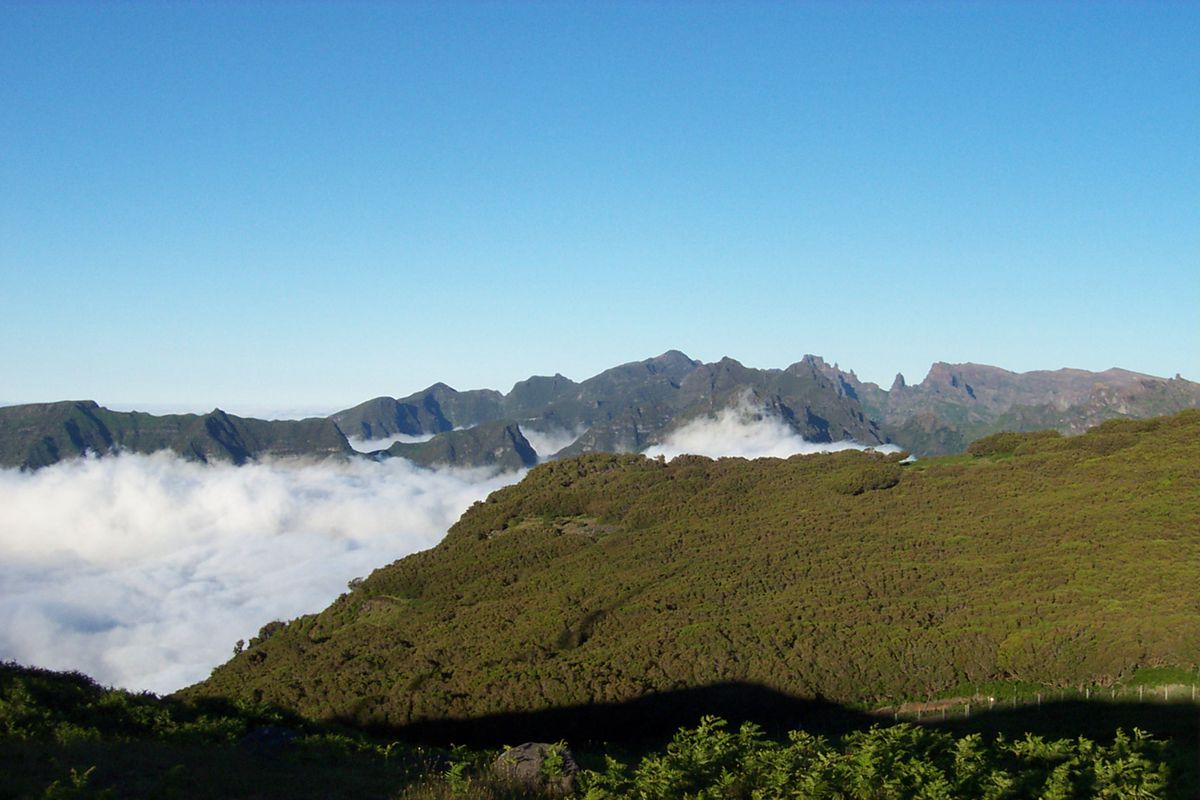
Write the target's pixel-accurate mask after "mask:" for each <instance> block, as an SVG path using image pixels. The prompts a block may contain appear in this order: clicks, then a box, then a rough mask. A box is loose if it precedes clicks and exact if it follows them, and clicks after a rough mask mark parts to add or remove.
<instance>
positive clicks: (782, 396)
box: [331, 350, 885, 457]
mask: <svg viewBox="0 0 1200 800" xmlns="http://www.w3.org/2000/svg"><path fill="white" fill-rule="evenodd" d="M823 363H824V362H822V361H821V360H820V359H817V358H815V357H813V356H806V357H805V359H804V360H802V361H800V362H798V363H796V364H793V365H792V366H790V367H788V368H787V369H784V370H777V369H775V370H758V369H751V368H748V367H744V366H742V365H741V364H740V363H738V362H737V361H735V360H733V359H731V358H724V359H722V360H721V361H719V362H717V363H715V364H703V363H701V362H699V361H694V360H692V359H690V358H688V357H687V356H686V355H684V354H683V353H681V352H679V351H677V350H670V351H668V352H666V353H663V354H662V355H660V356H657V357H655V358H649V359H646V360H644V361H634V362H630V363H628V364H621V365H619V366H616V367H613V368H611V369H608V370H605V371H604V372H601V373H600V374H599V375H596V376H594V377H591V378H588V379H587V380H585V381H583V382H582V383H576V382H574V381H572V380H570V379H569V378H565V377H563V376H562V375H555V376H553V377H544V376H535V377H532V378H529V379H528V380H525V381H522V382H520V383H518V384H516V385H515V386H513V388H512V390H511V391H510V392H509V393H508V394H507V395H501V394H499V393H497V392H494V391H491V390H472V391H469V392H456V391H455V390H454V389H451V388H450V387H448V386H446V385H445V384H440V383H439V384H435V385H433V386H431V387H429V388H428V389H426V390H424V391H423V392H418V393H416V394H413V395H409V396H408V397H404V398H398V399H392V398H386V397H384V398H376V399H374V400H369V401H367V402H366V403H363V404H361V405H358V406H355V407H353V408H349V409H346V410H345V411H339V412H338V413H336V414H334V415H333V416H332V417H331V419H332V420H333V421H334V422H336V423H337V424H338V426H339V427H340V428H341V429H342V431H343V432H345V433H346V435H347V436H355V437H359V438H364V439H372V438H382V437H385V436H389V435H394V434H408V435H419V434H435V437H434V438H435V440H436V438H437V435H439V434H444V433H445V432H448V431H451V430H452V429H454V428H459V427H471V426H474V425H479V424H481V423H483V422H498V421H506V422H510V423H513V422H515V423H516V424H518V425H519V426H520V427H521V428H523V429H525V430H529V431H538V432H563V431H568V432H574V431H579V432H580V433H579V434H578V436H577V438H576V439H575V441H574V442H572V443H571V444H569V445H568V446H567V447H565V448H564V449H562V450H560V451H559V452H557V453H541V454H539V455H541V456H543V457H548V456H553V457H562V456H570V455H575V454H577V453H583V452H592V451H605V452H634V451H640V450H643V449H645V448H646V447H649V446H651V445H653V444H657V443H659V442H661V441H662V440H663V438H664V437H665V436H666V435H667V434H669V433H670V432H671V431H672V430H674V429H675V428H678V427H679V426H681V425H683V424H686V423H687V422H689V421H691V420H693V419H696V418H697V417H701V416H704V415H706V414H712V413H714V412H716V411H719V410H721V409H723V408H727V407H729V406H731V405H737V404H739V403H748V404H749V405H751V406H752V407H754V408H756V409H760V410H762V411H764V412H766V413H769V414H772V415H775V416H778V417H779V418H780V419H781V420H782V421H784V422H785V423H786V424H787V425H789V426H791V427H792V428H793V429H794V430H795V431H796V432H797V433H798V434H800V435H801V436H803V437H804V438H806V439H808V440H809V441H813V442H834V441H840V440H842V439H854V440H856V441H859V442H861V443H864V444H882V443H884V441H885V438H884V436H883V435H882V434H881V432H880V430H879V427H878V426H877V425H876V424H874V423H873V422H872V421H871V420H870V419H868V418H867V416H866V415H865V413H864V412H863V409H862V407H861V405H860V404H859V403H858V401H857V399H856V398H854V397H853V396H850V395H847V394H846V393H845V392H842V391H839V388H838V384H837V382H836V380H835V379H833V378H831V377H830V376H829V375H827V374H826V373H825V371H824V370H823V369H822V368H821V365H823Z"/></svg>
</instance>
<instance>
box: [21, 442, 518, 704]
mask: <svg viewBox="0 0 1200 800" xmlns="http://www.w3.org/2000/svg"><path fill="white" fill-rule="evenodd" d="M519 477H520V474H519V473H509V474H505V475H494V474H489V473H486V472H482V471H461V470H442V471H431V470H424V469H420V468H417V467H414V466H412V465H411V464H410V463H409V462H407V461H404V460H402V459H390V460H388V461H386V462H384V463H374V462H363V463H334V462H325V463H320V464H301V463H263V464H251V465H247V466H243V467H232V466H208V465H203V464H195V463H191V462H185V461H182V460H180V459H178V458H176V457H174V456H173V455H171V454H167V453H158V454H155V455H151V456H141V455H129V454H125V455H121V456H117V457H110V458H102V459H97V458H87V459H76V460H73V461H67V462H63V463H60V464H57V465H55V466H52V467H48V468H45V469H42V470H38V471H37V472H33V473H21V472H17V471H14V470H3V471H0V587H2V588H0V618H2V619H4V620H6V623H5V625H4V626H3V627H2V628H0V659H7V660H15V661H19V662H22V663H26V664H34V665H38V666H44V667H50V668H54V669H75V670H80V671H82V672H85V673H87V674H89V675H91V676H92V677H94V678H96V679H97V680H99V681H100V682H102V683H106V684H113V685H116V686H122V687H126V688H130V689H136V690H144V689H148V690H151V691H155V692H168V691H173V690H175V689H178V688H181V687H183V686H185V685H188V684H190V683H193V682H195V681H197V680H200V679H202V678H204V677H206V676H207V675H208V673H209V670H210V669H211V668H212V667H214V666H215V665H217V664H219V663H222V662H223V661H225V660H226V659H227V658H228V657H229V655H230V653H231V651H232V647H233V644H234V642H235V641H237V640H238V639H249V638H250V637H251V636H252V635H254V634H255V633H256V632H257V630H258V628H259V627H260V626H261V625H263V624H264V623H266V622H268V621H270V620H272V619H289V618H292V617H295V616H298V615H300V614H304V613H311V612H315V611H319V610H320V609H322V608H323V607H325V606H326V605H327V604H328V603H329V602H330V601H332V600H333V598H335V597H336V596H337V595H338V594H339V593H341V592H342V591H344V590H345V586H346V582H347V581H348V580H350V579H351V578H354V577H357V576H362V575H366V574H368V573H369V572H370V571H371V570H372V569H374V568H376V567H379V566H382V565H384V564H388V563H390V562H391V561H393V560H395V559H397V558H400V557H403V556H405V555H407V554H409V553H412V552H414V551H417V550H421V549H425V548H428V547H430V546H432V545H434V544H436V543H437V542H438V541H439V540H440V539H441V538H442V536H443V535H444V534H445V532H446V529H447V528H448V527H449V526H450V525H451V524H452V523H453V522H454V521H455V520H456V519H457V518H458V517H459V516H460V515H461V514H462V512H463V511H464V510H465V509H466V508H467V507H468V506H470V504H471V503H473V502H474V501H476V500H479V499H482V498H484V497H486V496H487V494H488V493H490V492H491V491H493V490H494V489H497V488H499V487H501V486H503V485H506V484H508V483H512V482H514V481H516V480H517V479H519Z"/></svg>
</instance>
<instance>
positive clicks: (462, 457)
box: [377, 422, 538, 470]
mask: <svg viewBox="0 0 1200 800" xmlns="http://www.w3.org/2000/svg"><path fill="white" fill-rule="evenodd" d="M383 454H386V455H388V456H394V457H399V458H407V459H408V460H409V461H412V462H414V463H416V464H420V465H421V466H423V467H431V466H451V467H496V468H498V469H501V470H515V469H521V468H522V467H532V466H533V465H534V464H536V463H537V461H538V457H537V453H536V452H534V450H533V447H532V446H531V445H530V444H529V440H528V439H526V438H525V436H524V434H522V433H521V429H520V427H518V426H517V425H514V424H512V423H506V422H485V423H483V424H481V425H476V426H475V427H473V428H466V429H463V430H455V431H448V432H447V433H443V434H442V435H441V436H435V437H433V438H432V439H430V440H429V441H427V442H418V443H416V444H406V443H403V442H396V443H395V444H393V445H392V446H391V447H389V448H387V450H385V451H383V452H382V453H379V454H377V455H383Z"/></svg>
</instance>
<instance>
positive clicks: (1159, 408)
mask: <svg viewBox="0 0 1200 800" xmlns="http://www.w3.org/2000/svg"><path fill="white" fill-rule="evenodd" d="M828 372H829V373H830V374H832V375H833V377H835V378H836V379H837V380H839V381H841V382H842V384H843V385H844V386H845V387H846V388H847V391H850V392H852V393H853V394H855V395H856V396H857V397H858V399H859V400H860V402H861V403H862V405H863V407H864V409H866V412H867V413H868V414H869V415H870V417H871V418H872V419H875V420H877V421H878V422H879V424H880V427H881V428H882V430H883V431H884V432H885V433H886V435H887V437H888V439H889V440H890V441H892V442H894V443H896V444H898V445H900V446H901V447H904V448H905V449H908V450H910V451H911V452H913V453H916V454H918V455H922V456H928V455H938V454H944V453H957V452H962V451H963V450H964V449H966V447H967V445H968V444H970V443H971V442H972V441H974V440H975V439H978V438H979V437H981V436H986V435H988V434H991V433H996V432H998V431H1035V430H1042V429H1047V428H1048V429H1053V430H1057V431H1059V432H1060V433H1065V434H1078V433H1083V432H1084V431H1086V430H1087V429H1088V428H1090V427H1092V426H1094V425H1097V424H1099V423H1101V422H1103V421H1104V420H1107V419H1113V418H1125V419H1145V418H1147V417H1153V416H1157V415H1160V414H1170V413H1174V412H1176V411H1180V410H1182V409H1185V408H1196V407H1198V406H1200V384H1197V383H1193V382H1191V381H1186V380H1183V379H1182V378H1180V377H1179V376H1175V377H1174V378H1171V379H1164V378H1156V377H1154V376H1152V375H1142V374H1140V373H1136V372H1129V371H1127V370H1123V369H1109V370H1106V371H1104V372H1087V371H1085V370H1079V369H1060V370H1055V371H1044V370H1043V371H1035V372H1024V373H1016V372H1009V371H1008V370H1004V369H1000V368H998V367H989V366H985V365H982V364H946V363H944V362H938V363H936V364H934V365H933V366H932V367H931V368H930V370H929V374H928V375H926V377H925V380H923V381H921V383H919V384H917V385H915V386H909V385H908V384H907V383H906V382H905V381H904V376H903V375H897V376H896V380H895V381H894V382H893V383H892V387H891V389H890V390H889V391H883V390H882V389H881V388H880V387H879V386H877V385H876V384H873V383H862V382H860V381H859V380H858V379H857V377H855V375H854V373H852V372H851V373H844V372H841V371H840V370H836V369H833V368H828Z"/></svg>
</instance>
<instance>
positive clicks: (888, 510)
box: [184, 411, 1200, 729]
mask: <svg viewBox="0 0 1200 800" xmlns="http://www.w3.org/2000/svg"><path fill="white" fill-rule="evenodd" d="M1197 585H1200V412H1195V411H1192V412H1184V413H1181V414H1179V415H1176V416H1173V417H1167V418H1159V419H1154V420H1145V421H1136V422H1131V421H1121V422H1118V421H1113V422H1109V423H1105V424H1104V425H1102V426H1100V427H1099V428H1097V429H1095V430H1094V431H1092V432H1090V433H1088V434H1085V435H1082V436H1078V437H1061V436H1046V435H1036V434H1035V435H1019V436H1015V437H1014V436H1007V437H1006V436H1001V437H998V438H994V439H993V440H990V441H985V442H983V443H981V444H980V446H979V447H977V448H976V449H975V451H974V453H973V454H972V455H965V456H959V457H950V458H946V459H934V460H930V461H922V462H917V463H914V464H901V463H900V460H899V458H898V457H895V456H883V455H877V454H871V453H858V452H843V453H838V454H833V455H824V456H808V457H793V458H790V459H783V460H781V459H762V460H758V461H745V460H741V459H719V460H711V459H707V458H700V457H681V458H677V459H675V460H673V461H671V462H669V463H663V462H661V461H657V460H652V459H647V458H643V457H640V456H631V455H609V454H594V455H589V456H583V457H579V458H574V459H568V460H563V461H558V462H553V463H549V464H546V465H543V466H540V467H538V468H536V469H534V470H533V471H532V472H531V473H530V474H529V476H528V477H527V478H526V479H525V480H524V481H523V482H522V483H520V484H519V485H517V486H513V487H509V488H506V489H503V490H501V491H499V492H496V493H495V494H494V495H492V497H490V498H489V499H488V501H487V502H486V503H480V504H477V505H476V506H475V507H473V508H472V509H471V510H469V511H468V512H467V513H466V514H465V515H464V517H463V518H462V520H461V521H460V522H459V523H458V524H457V525H455V526H454V528H452V529H451V531H450V533H449V535H448V536H447V537H446V539H445V540H444V541H443V542H442V543H441V544H440V545H439V546H438V547H436V548H434V549H432V550H429V551H426V552H423V553H418V554H415V555H413V556H410V557H408V558H405V559H402V560H400V561H398V562H396V563H394V564H392V565H390V566H388V567H385V568H383V569H380V570H378V571H376V572H375V573H374V574H373V575H371V576H370V577H369V578H367V579H366V580H365V581H363V582H362V584H361V585H359V586H357V587H356V588H355V589H354V590H353V591H351V592H350V593H348V594H347V595H344V596H343V597H342V598H340V599H339V600H338V601H337V602H335V603H334V604H333V605H332V606H331V607H330V608H328V609H327V610H326V611H324V612H322V613H321V614H317V615H313V616H308V617H303V618H300V619H298V620H295V621H293V622H291V623H289V624H288V625H287V626H286V627H285V628H283V629H282V630H280V631H278V632H277V633H275V635H274V636H272V637H271V638H270V639H269V640H268V641H265V642H262V643H261V644H259V645H257V646H255V647H252V648H249V649H247V651H246V652H244V653H242V654H240V655H238V656H237V657H236V658H234V659H233V660H232V661H231V662H230V663H228V664H226V665H225V666H223V667H221V668H219V669H217V670H216V671H215V672H214V674H213V676H212V678H211V679H210V680H208V681H206V682H205V683H203V684H200V685H198V686H197V687H194V688H192V689H190V690H188V691H187V692H185V693H184V695H185V696H187V697H204V696H216V697H239V698H243V699H245V700H261V701H266V702H270V703H273V704H278V705H280V706H282V707H285V708H288V709H291V710H293V711H295V712H296V713H298V714H302V715H304V716H307V717H311V718H323V719H334V718H337V719H346V720H354V721H355V722H357V723H362V724H369V725H376V726H385V727H388V728H392V729H396V728H400V727H402V726H406V725H411V724H413V723H418V722H422V721H436V720H447V719H469V718H475V717H480V716H482V715H489V714H493V715H494V714H501V713H505V712H520V713H529V712H536V711H540V710H550V709H564V708H572V707H588V706H591V705H594V704H597V703H625V702H628V701H631V700H633V699H636V698H643V697H648V696H651V695H654V694H655V693H662V692H673V691H682V690H687V689H691V688H695V687H705V686H712V685H716V684H737V685H744V686H757V687H764V688H765V689H767V690H770V691H773V692H777V693H779V694H780V695H781V696H786V697H801V698H813V697H823V698H826V699H829V700H834V701H837V702H839V703H848V704H860V705H865V706H869V705H872V704H884V703H889V702H894V701H899V700H906V699H908V700H911V699H921V698H925V697H929V696H931V695H935V694H938V693H941V692H945V691H947V690H949V689H951V688H953V687H961V686H973V685H979V684H985V683H988V682H993V681H1025V682H1029V683H1033V684H1038V685H1045V686H1050V687H1058V686H1068V687H1069V686H1082V685H1101V686H1103V685H1106V684H1108V683H1110V682H1112V681H1114V680H1117V679H1120V678H1122V677H1125V676H1129V675H1130V674H1131V673H1132V672H1133V671H1134V670H1135V669H1137V668H1138V667H1143V666H1172V665H1174V666H1179V667H1184V668H1187V669H1194V668H1195V666H1196V659H1197V653H1200V595H1197V593H1196V591H1195V587H1196V586H1197Z"/></svg>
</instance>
